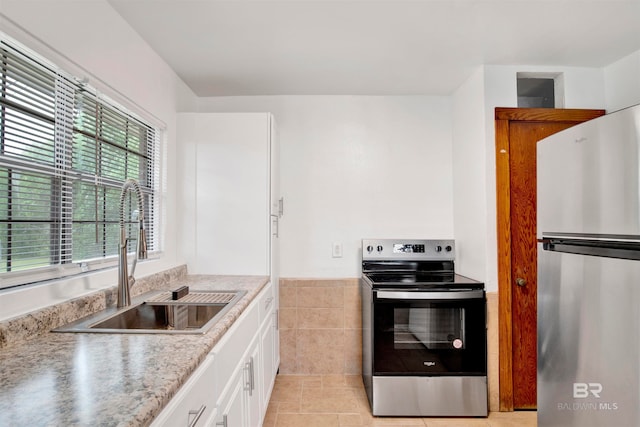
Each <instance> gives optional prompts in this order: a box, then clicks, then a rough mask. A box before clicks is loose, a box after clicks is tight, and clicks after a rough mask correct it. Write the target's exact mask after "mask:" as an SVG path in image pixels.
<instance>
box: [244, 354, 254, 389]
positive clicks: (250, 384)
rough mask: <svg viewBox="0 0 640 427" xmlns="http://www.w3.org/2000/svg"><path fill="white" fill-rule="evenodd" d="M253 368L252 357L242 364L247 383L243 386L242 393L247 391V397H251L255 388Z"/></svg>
mask: <svg viewBox="0 0 640 427" xmlns="http://www.w3.org/2000/svg"><path fill="white" fill-rule="evenodd" d="M253 368H254V366H253V357H251V358H249V361H248V362H246V363H245V364H244V370H245V371H247V382H246V383H245V385H244V391H248V392H249V396H252V395H253V390H254V389H255V388H256V385H255V374H254V372H253Z"/></svg>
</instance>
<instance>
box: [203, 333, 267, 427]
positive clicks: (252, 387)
mask: <svg viewBox="0 0 640 427" xmlns="http://www.w3.org/2000/svg"><path fill="white" fill-rule="evenodd" d="M258 344H259V340H258V337H257V336H255V337H254V339H253V341H252V343H251V347H249V348H248V349H247V351H246V352H245V353H244V355H243V357H241V358H240V360H239V363H238V364H237V365H236V367H235V369H234V370H233V373H232V375H231V379H230V380H229V382H228V384H227V385H226V387H225V388H224V390H223V391H222V393H221V394H220V396H219V398H218V401H217V403H216V408H217V410H216V413H215V416H214V419H213V421H212V422H211V425H217V426H222V427H254V426H260V425H262V411H261V401H260V390H259V389H258V388H257V387H256V381H257V380H258V379H259V378H260V373H259V372H256V369H257V368H258V366H259V364H258V361H259V358H260V354H259V353H260V349H259V345H258Z"/></svg>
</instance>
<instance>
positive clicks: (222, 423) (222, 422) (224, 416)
mask: <svg viewBox="0 0 640 427" xmlns="http://www.w3.org/2000/svg"><path fill="white" fill-rule="evenodd" d="M216 425H217V426H222V427H227V416H226V415H223V416H222V421H220V422H217V423H216Z"/></svg>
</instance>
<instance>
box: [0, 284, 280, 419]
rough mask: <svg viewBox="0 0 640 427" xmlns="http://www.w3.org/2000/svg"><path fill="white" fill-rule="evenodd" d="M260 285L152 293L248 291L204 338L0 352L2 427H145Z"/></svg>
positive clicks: (82, 341) (70, 337)
mask: <svg viewBox="0 0 640 427" xmlns="http://www.w3.org/2000/svg"><path fill="white" fill-rule="evenodd" d="M266 283H268V278H267V277H261V276H260V277H258V276H185V277H183V278H180V279H179V281H172V282H171V283H166V284H163V286H161V287H158V289H174V288H176V287H177V286H180V285H183V284H184V285H188V286H189V287H190V288H191V289H192V290H195V289H211V290H246V291H247V293H246V295H245V296H244V297H243V298H242V299H241V300H240V301H239V302H238V303H237V304H236V305H235V306H234V307H233V308H231V310H230V311H229V312H228V313H227V314H226V315H225V316H224V317H223V318H222V319H221V320H220V321H219V322H218V323H216V324H215V325H214V326H213V327H212V328H211V330H209V332H207V333H206V334H204V335H188V334H185V335H182V334H179V335H164V334H87V333H45V334H44V335H41V336H38V337H36V338H33V339H30V340H27V341H25V342H23V343H20V344H15V345H12V346H8V347H7V348H2V349H0V426H27V425H29V426H75V425H78V426H96V425H101V426H141V425H142V426H144V425H148V424H150V423H151V422H152V421H153V419H154V418H155V417H156V416H157V415H158V414H159V413H160V411H162V409H163V408H164V406H165V405H166V404H167V403H168V402H169V400H171V398H172V397H173V396H174V395H175V393H176V392H177V391H178V389H179V388H180V386H181V385H182V384H184V383H185V381H186V380H187V379H188V377H189V375H190V374H191V373H192V372H193V371H194V370H195V369H196V368H197V367H198V365H199V364H200V363H201V361H202V360H203V359H204V357H205V356H206V355H207V353H208V352H209V351H210V350H211V349H212V348H213V346H214V345H215V344H216V343H217V342H218V340H219V339H220V338H221V337H222V336H223V335H224V333H225V332H226V331H227V330H228V329H229V327H230V326H231V324H233V322H234V321H235V320H236V319H237V318H238V317H239V316H240V314H241V313H242V311H243V310H244V309H245V308H246V307H247V306H248V305H249V303H250V302H251V301H252V300H253V299H254V298H255V296H256V295H257V294H258V293H259V292H260V290H261V289H262V288H263V287H264V285H265V284H266Z"/></svg>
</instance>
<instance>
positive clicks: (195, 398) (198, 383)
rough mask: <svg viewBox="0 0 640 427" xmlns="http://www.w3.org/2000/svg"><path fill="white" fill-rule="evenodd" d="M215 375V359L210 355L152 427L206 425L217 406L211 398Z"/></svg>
mask: <svg viewBox="0 0 640 427" xmlns="http://www.w3.org/2000/svg"><path fill="white" fill-rule="evenodd" d="M214 374H215V370H214V358H213V356H211V355H209V356H207V358H206V359H205V361H204V362H203V363H202V365H200V367H198V369H197V370H196V371H195V372H194V373H193V374H192V375H191V377H190V378H189V379H188V380H187V382H186V383H185V385H184V386H182V388H181V389H180V391H178V393H177V394H176V395H175V396H174V398H173V399H171V402H169V404H168V405H167V406H166V407H165V408H164V409H163V410H162V412H161V413H160V415H159V416H158V418H156V419H155V420H154V421H153V424H152V426H154V427H160V426H171V427H174V426H175V427H178V426H185V427H186V426H188V425H192V424H191V423H193V426H204V425H206V422H205V420H206V419H207V418H209V417H210V415H211V413H212V412H213V409H214V406H215V405H214V404H215V402H214V401H213V396H211V394H212V392H211V385H212V384H213V379H214ZM210 400H211V401H210ZM196 419H197V421H196Z"/></svg>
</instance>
